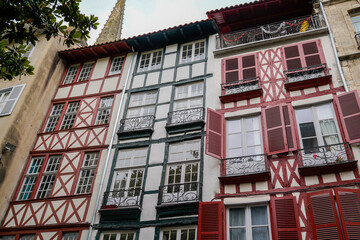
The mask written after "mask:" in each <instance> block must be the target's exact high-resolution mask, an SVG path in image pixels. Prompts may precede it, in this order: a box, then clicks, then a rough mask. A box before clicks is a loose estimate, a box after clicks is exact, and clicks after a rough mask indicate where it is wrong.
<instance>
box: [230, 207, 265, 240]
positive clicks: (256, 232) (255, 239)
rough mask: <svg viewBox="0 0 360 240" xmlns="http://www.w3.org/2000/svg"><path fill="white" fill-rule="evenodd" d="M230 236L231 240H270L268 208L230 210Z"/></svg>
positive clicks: (236, 208)
mask: <svg viewBox="0 0 360 240" xmlns="http://www.w3.org/2000/svg"><path fill="white" fill-rule="evenodd" d="M227 222H228V228H227V231H228V234H227V235H228V236H229V237H230V238H229V239H230V240H240V239H244V240H245V239H246V240H267V239H270V228H269V214H268V207H267V206H244V207H234V208H229V209H228V221H227Z"/></svg>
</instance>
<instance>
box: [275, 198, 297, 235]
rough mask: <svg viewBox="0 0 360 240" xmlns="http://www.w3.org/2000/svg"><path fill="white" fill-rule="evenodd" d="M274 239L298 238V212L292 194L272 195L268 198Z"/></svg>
mask: <svg viewBox="0 0 360 240" xmlns="http://www.w3.org/2000/svg"><path fill="white" fill-rule="evenodd" d="M270 205H271V216H272V220H273V222H272V226H273V227H272V230H273V236H274V239H277V240H298V239H299V240H300V239H301V235H300V225H299V214H298V208H297V204H296V198H295V197H294V196H288V197H273V198H271V200H270Z"/></svg>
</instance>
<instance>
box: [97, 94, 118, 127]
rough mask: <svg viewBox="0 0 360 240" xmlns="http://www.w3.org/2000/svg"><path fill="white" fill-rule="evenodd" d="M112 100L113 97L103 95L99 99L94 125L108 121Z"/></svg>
mask: <svg viewBox="0 0 360 240" xmlns="http://www.w3.org/2000/svg"><path fill="white" fill-rule="evenodd" d="M113 100H114V97H105V98H102V99H101V100H100V105H99V108H98V112H97V115H96V121H95V125H99V124H106V123H108V121H109V116H110V113H111V107H112V104H113Z"/></svg>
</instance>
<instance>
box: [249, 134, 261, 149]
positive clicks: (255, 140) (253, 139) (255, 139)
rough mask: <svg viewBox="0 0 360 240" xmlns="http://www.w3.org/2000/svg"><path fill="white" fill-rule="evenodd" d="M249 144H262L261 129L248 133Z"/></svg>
mask: <svg viewBox="0 0 360 240" xmlns="http://www.w3.org/2000/svg"><path fill="white" fill-rule="evenodd" d="M246 143H247V146H254V145H261V141H260V131H256V132H247V133H246Z"/></svg>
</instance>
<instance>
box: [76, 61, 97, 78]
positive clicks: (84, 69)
mask: <svg viewBox="0 0 360 240" xmlns="http://www.w3.org/2000/svg"><path fill="white" fill-rule="evenodd" d="M93 68H94V62H86V63H84V64H82V66H81V70H80V74H79V77H78V78H77V79H76V81H77V82H82V81H86V80H89V78H90V74H91V71H92V69H93Z"/></svg>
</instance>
